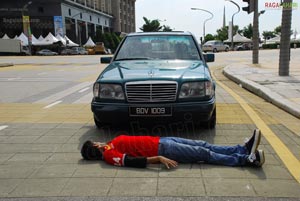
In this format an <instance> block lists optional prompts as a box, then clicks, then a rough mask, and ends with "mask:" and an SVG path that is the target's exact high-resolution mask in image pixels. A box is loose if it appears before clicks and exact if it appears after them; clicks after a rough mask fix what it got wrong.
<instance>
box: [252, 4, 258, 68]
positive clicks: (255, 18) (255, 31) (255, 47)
mask: <svg viewBox="0 0 300 201" xmlns="http://www.w3.org/2000/svg"><path fill="white" fill-rule="evenodd" d="M258 17H259V13H258V0H254V15H253V51H252V63H253V64H258V63H259V28H258V27H259V21H258Z"/></svg>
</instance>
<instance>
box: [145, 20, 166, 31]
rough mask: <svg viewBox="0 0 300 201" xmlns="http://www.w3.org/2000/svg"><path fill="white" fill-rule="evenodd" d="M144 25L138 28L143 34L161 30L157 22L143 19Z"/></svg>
mask: <svg viewBox="0 0 300 201" xmlns="http://www.w3.org/2000/svg"><path fill="white" fill-rule="evenodd" d="M143 19H144V21H145V24H144V25H143V26H142V27H141V28H140V30H141V31H143V32H157V31H160V30H161V29H162V26H160V23H159V21H158V20H150V19H147V18H146V17H143Z"/></svg>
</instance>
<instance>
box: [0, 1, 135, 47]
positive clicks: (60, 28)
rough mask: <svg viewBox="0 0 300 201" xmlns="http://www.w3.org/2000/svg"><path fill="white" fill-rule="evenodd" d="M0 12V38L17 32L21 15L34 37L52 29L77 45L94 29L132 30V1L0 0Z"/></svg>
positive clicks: (133, 25) (92, 33)
mask: <svg viewBox="0 0 300 201" xmlns="http://www.w3.org/2000/svg"><path fill="white" fill-rule="evenodd" d="M0 11H1V12H0V37H2V36H3V35H4V34H7V35H8V36H9V37H14V36H15V35H19V34H21V33H22V32H23V31H24V26H23V18H22V16H29V22H30V28H31V33H32V34H34V35H35V36H36V37H39V36H40V35H42V36H44V37H45V36H46V35H47V34H48V33H49V32H52V34H53V35H57V34H60V35H67V36H68V37H69V38H70V39H71V40H73V41H75V42H77V43H80V44H82V42H85V41H86V40H87V38H88V37H89V36H93V35H95V34H96V32H97V31H101V32H125V33H129V32H134V31H135V0H47V1H45V0H10V1H0ZM26 34H28V33H26Z"/></svg>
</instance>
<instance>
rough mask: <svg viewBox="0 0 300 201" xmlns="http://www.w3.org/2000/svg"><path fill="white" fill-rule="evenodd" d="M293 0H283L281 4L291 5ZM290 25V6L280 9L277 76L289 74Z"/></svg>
mask: <svg viewBox="0 0 300 201" xmlns="http://www.w3.org/2000/svg"><path fill="white" fill-rule="evenodd" d="M292 3H293V0H284V2H283V4H285V5H292ZM291 25H292V7H291V6H287V8H285V7H284V8H283V9H282V18H281V39H280V53H279V76H289V74H290V54H291V52H290V42H291V37H290V33H291Z"/></svg>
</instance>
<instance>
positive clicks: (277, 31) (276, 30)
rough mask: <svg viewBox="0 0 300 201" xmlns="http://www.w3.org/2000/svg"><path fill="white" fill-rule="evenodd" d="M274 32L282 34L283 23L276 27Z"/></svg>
mask: <svg viewBox="0 0 300 201" xmlns="http://www.w3.org/2000/svg"><path fill="white" fill-rule="evenodd" d="M274 33H275V34H276V35H280V34H281V25H280V26H278V27H276V28H275V29H274Z"/></svg>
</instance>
